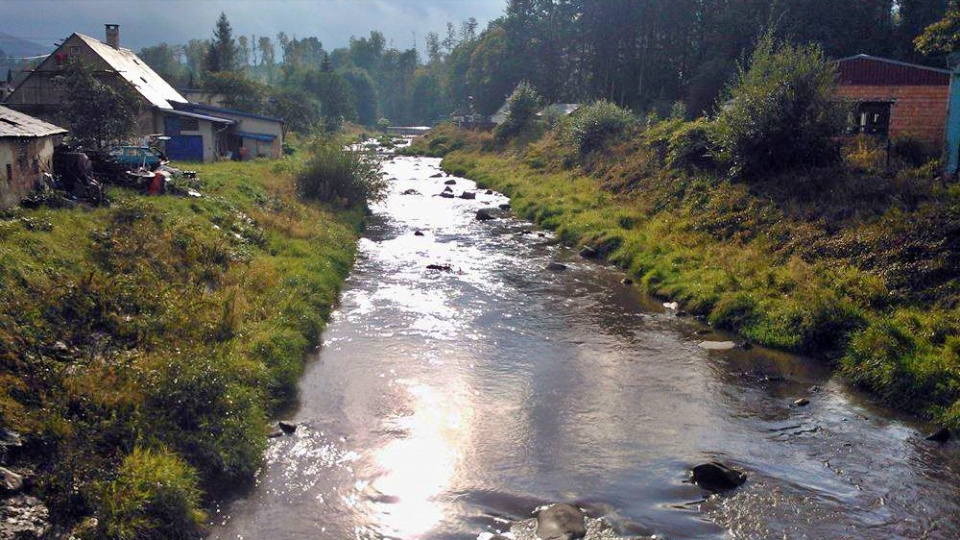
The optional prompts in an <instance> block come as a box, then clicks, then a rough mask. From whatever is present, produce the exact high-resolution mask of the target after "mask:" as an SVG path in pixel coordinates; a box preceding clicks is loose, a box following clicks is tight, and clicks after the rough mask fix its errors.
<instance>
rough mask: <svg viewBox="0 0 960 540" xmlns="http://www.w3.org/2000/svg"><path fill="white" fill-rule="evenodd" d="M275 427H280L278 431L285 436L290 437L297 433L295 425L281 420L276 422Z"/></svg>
mask: <svg viewBox="0 0 960 540" xmlns="http://www.w3.org/2000/svg"><path fill="white" fill-rule="evenodd" d="M277 425H278V426H280V429H281V430H282V431H283V432H284V433H286V434H287V435H292V434H293V433H294V432H296V431H297V424H295V423H293V422H287V421H285V420H281V421H279V422H277Z"/></svg>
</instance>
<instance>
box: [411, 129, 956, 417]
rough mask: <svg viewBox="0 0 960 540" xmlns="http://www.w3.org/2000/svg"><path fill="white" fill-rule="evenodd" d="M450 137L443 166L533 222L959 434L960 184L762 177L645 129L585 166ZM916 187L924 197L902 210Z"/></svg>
mask: <svg viewBox="0 0 960 540" xmlns="http://www.w3.org/2000/svg"><path fill="white" fill-rule="evenodd" d="M652 132H653V130H651V133H652ZM441 135H442V137H443V140H444V146H446V147H456V146H458V147H460V148H462V149H461V150H459V151H454V152H452V153H446V157H445V158H444V161H443V167H444V169H446V170H447V171H449V172H452V173H455V174H458V175H462V176H466V177H469V178H472V179H474V180H476V181H477V182H478V183H479V184H480V185H481V186H483V187H488V188H493V189H497V190H499V191H502V192H504V193H505V194H507V195H509V196H510V197H511V199H512V201H511V202H512V206H513V208H514V210H515V211H516V212H517V214H518V215H520V216H523V217H525V218H528V219H531V220H533V221H534V222H536V223H538V224H540V225H542V226H544V227H547V228H550V229H553V230H555V231H556V233H557V234H558V236H559V238H560V239H562V240H563V241H564V242H566V243H569V244H574V245H591V246H594V247H595V248H597V249H598V250H599V251H600V252H601V254H602V255H603V256H604V257H605V258H606V259H607V260H609V261H611V262H613V263H615V264H617V265H619V266H621V267H622V268H624V269H626V270H627V271H628V272H629V273H630V274H631V275H632V276H634V277H636V278H637V281H638V283H640V284H641V285H642V286H643V287H644V288H645V289H646V290H647V291H648V292H650V293H652V294H656V295H659V296H662V297H667V298H670V299H672V300H676V301H678V302H680V303H681V304H682V305H683V306H684V309H686V310H688V311H690V312H693V313H695V314H698V315H702V316H704V317H706V318H707V319H708V320H709V322H710V323H711V324H714V325H716V326H718V327H723V328H727V329H731V330H734V331H737V332H739V333H741V334H742V335H743V336H745V337H747V338H748V339H750V340H752V341H754V342H757V343H760V344H764V345H768V346H772V347H776V348H780V349H784V350H788V351H794V352H798V353H805V354H811V355H817V356H821V357H824V358H826V359H827V360H829V361H831V362H835V363H836V365H837V366H838V369H839V370H840V371H841V372H842V373H843V374H844V375H845V376H846V377H847V378H848V379H849V380H850V381H852V382H853V383H855V384H857V385H859V386H861V387H863V388H866V389H868V390H870V391H872V392H873V393H875V394H876V395H878V396H880V397H881V398H883V399H884V400H885V401H887V402H889V403H891V404H893V405H895V406H897V407H899V408H901V409H904V410H908V411H912V412H915V413H918V414H920V415H923V416H925V417H928V418H931V419H934V420H936V421H939V422H942V423H944V424H947V425H950V426H953V427H960V414H958V413H960V405H958V403H960V355H958V350H960V340H958V338H957V335H958V333H960V309H958V307H957V306H958V301H957V300H958V299H960V295H958V292H957V290H958V289H957V279H956V275H955V270H954V271H951V270H949V268H950V267H952V266H953V263H952V262H951V261H956V260H957V259H956V257H957V253H956V251H955V248H951V247H949V246H950V243H949V242H950V240H949V239H950V238H951V236H952V235H953V232H951V231H954V230H955V229H956V227H957V225H958V223H960V220H958V208H960V204H958V202H960V190H957V189H955V188H930V187H929V186H928V187H922V188H920V187H916V186H914V188H909V189H904V188H902V186H901V187H897V186H900V184H902V180H898V179H897V178H901V179H902V178H904V175H903V174H901V175H899V176H898V177H897V178H891V179H888V180H883V179H874V178H870V179H866V178H864V179H860V178H858V177H855V176H849V177H848V176H846V173H845V172H843V171H839V172H838V174H840V175H841V177H838V178H834V179H831V180H829V182H831V183H832V184H831V185H830V189H829V190H823V189H822V186H821V187H819V188H818V187H810V188H808V187H807V185H806V184H804V183H803V182H808V183H811V184H812V183H814V182H815V181H816V179H815V178H813V179H804V175H805V174H808V173H803V174H799V175H797V178H795V179H790V180H789V181H795V182H796V185H794V186H786V187H784V184H782V183H775V184H774V185H771V186H760V187H756V186H747V185H744V184H740V183H734V182H731V181H729V180H724V179H722V178H721V177H720V176H719V175H717V174H716V173H704V172H697V170H696V169H694V170H692V171H690V172H687V171H683V170H673V169H671V168H670V167H669V166H668V165H667V164H666V163H665V162H666V161H667V160H669V159H670V158H669V155H663V154H664V153H663V152H659V153H660V156H659V158H658V156H657V154H658V152H657V151H656V148H655V147H654V146H653V144H652V143H650V142H647V140H646V139H645V138H644V134H642V133H641V134H640V135H639V136H635V137H634V138H633V139H632V140H631V141H628V142H626V143H621V144H620V146H618V147H613V148H607V149H606V150H604V152H603V153H601V154H599V155H595V156H591V157H588V158H585V159H584V160H581V161H580V162H578V164H571V159H570V157H569V156H570V155H571V149H570V148H568V147H566V146H565V145H564V144H563V143H562V142H558V141H557V140H556V139H557V138H554V137H551V136H547V137H546V138H544V139H543V140H541V141H539V142H536V143H532V144H529V145H526V146H521V147H516V146H514V147H512V148H509V149H507V150H501V151H489V149H485V148H484V136H482V135H481V136H478V135H475V134H470V133H459V134H458V133H454V132H452V131H450V130H442V131H441ZM431 146H432V145H431V143H430V141H429V140H424V141H418V145H417V146H416V147H415V148H414V150H413V151H416V150H417V148H418V147H419V148H425V149H430V148H431ZM809 174H811V175H814V176H815V174H814V173H809ZM822 174H827V173H822ZM908 176H909V175H908ZM783 181H784V180H782V179H781V180H771V182H783ZM868 181H869V182H870V183H871V185H877V184H884V182H887V181H889V182H892V185H893V187H890V188H889V189H888V190H887V191H888V192H889V193H891V194H892V195H891V196H888V194H887V193H884V194H880V195H883V197H880V195H878V194H870V196H871V197H872V196H876V198H877V201H878V202H876V203H875V204H874V203H871V205H868V203H865V202H863V201H862V200H859V199H858V198H857V197H850V196H849V195H850V194H848V193H845V192H844V189H850V191H851V192H855V193H859V194H860V199H863V195H862V194H863V193H864V191H865V190H863V189H861V187H860V186H861V184H860V183H864V184H865V183H867V182H868ZM898 182H899V183H900V184H898ZM909 182H913V183H916V182H920V180H909ZM848 184H849V185H848ZM845 186H846V187H845ZM850 186H853V187H850ZM924 186H926V184H924ZM894 188H896V189H894ZM808 189H809V190H808ZM911 189H914V190H915V191H917V192H918V193H919V192H922V193H923V195H922V196H918V197H916V200H911V201H909V202H908V203H903V201H904V200H905V199H910V197H908V196H906V195H909V192H910V191H911ZM818 190H819V191H818ZM801 192H802V193H804V195H802V196H801V195H798V193H801ZM811 192H814V193H820V192H823V193H825V194H824V195H822V197H823V198H824V200H817V199H816V197H817V196H818V195H811V194H810V193H811ZM804 197H806V198H807V199H806V200H805V199H804ZM826 197H834V199H831V200H826V199H825V198H826ZM884 197H885V198H884ZM867 198H868V199H869V197H867ZM831 212H833V213H834V214H836V215H833V214H830V213H831ZM945 246H946V247H945ZM951 272H953V273H951Z"/></svg>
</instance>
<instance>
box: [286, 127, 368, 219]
mask: <svg viewBox="0 0 960 540" xmlns="http://www.w3.org/2000/svg"><path fill="white" fill-rule="evenodd" d="M385 187H386V181H385V180H384V179H383V177H382V176H381V175H380V167H379V162H378V159H377V157H376V155H374V154H370V153H368V152H364V151H359V150H357V151H354V150H348V149H344V148H343V146H342V144H341V143H340V142H339V141H338V140H336V139H321V140H319V141H317V142H315V143H314V144H312V145H311V147H310V149H309V157H308V158H307V160H306V162H305V163H304V165H303V168H302V169H301V170H300V171H299V172H298V173H297V191H298V192H299V193H300V196H301V197H303V198H305V199H310V200H317V201H321V202H325V203H329V204H334V205H337V206H340V207H342V208H347V207H351V206H354V205H358V204H366V202H367V201H370V200H373V199H376V198H378V197H380V195H381V194H382V192H383V190H384V189H385Z"/></svg>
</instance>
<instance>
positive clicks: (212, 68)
mask: <svg viewBox="0 0 960 540" xmlns="http://www.w3.org/2000/svg"><path fill="white" fill-rule="evenodd" d="M238 56H239V54H238V52H237V43H236V41H234V39H233V28H231V27H230V21H229V20H227V15H226V13H223V12H220V18H219V19H217V26H216V27H215V28H214V30H213V41H211V42H210V48H209V50H208V51H207V62H206V67H207V71H209V72H211V73H217V72H220V71H236V70H237V59H238Z"/></svg>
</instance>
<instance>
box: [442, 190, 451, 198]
mask: <svg viewBox="0 0 960 540" xmlns="http://www.w3.org/2000/svg"><path fill="white" fill-rule="evenodd" d="M440 196H441V197H443V198H444V199H453V198H454V195H453V192H451V191H444V192H443V193H441V194H440Z"/></svg>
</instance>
